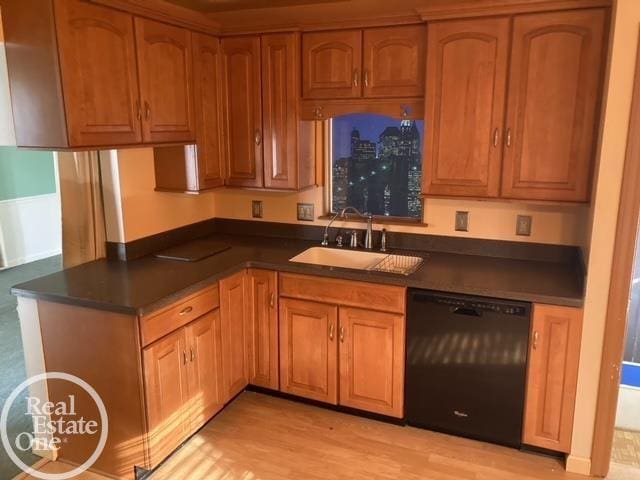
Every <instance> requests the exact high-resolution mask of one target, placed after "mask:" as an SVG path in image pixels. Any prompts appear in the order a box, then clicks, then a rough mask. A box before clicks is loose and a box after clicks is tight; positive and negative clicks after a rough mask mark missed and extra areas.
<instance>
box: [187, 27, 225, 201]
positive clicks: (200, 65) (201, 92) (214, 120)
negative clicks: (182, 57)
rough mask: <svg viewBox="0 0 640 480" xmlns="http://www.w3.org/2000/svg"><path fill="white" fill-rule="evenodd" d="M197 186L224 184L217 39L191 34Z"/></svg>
mask: <svg viewBox="0 0 640 480" xmlns="http://www.w3.org/2000/svg"><path fill="white" fill-rule="evenodd" d="M193 56H194V63H193V65H194V66H193V71H194V79H195V89H194V91H195V95H196V99H197V101H196V102H195V104H196V127H197V140H198V142H197V143H198V151H197V159H198V161H197V164H196V165H197V168H198V170H197V172H198V174H197V177H196V178H197V180H198V190H206V189H209V188H215V187H220V186H222V185H224V170H223V167H224V162H223V135H222V93H221V88H220V83H221V81H222V72H221V66H222V58H221V57H222V51H221V48H220V40H218V39H217V38H215V37H210V36H208V35H202V34H193Z"/></svg>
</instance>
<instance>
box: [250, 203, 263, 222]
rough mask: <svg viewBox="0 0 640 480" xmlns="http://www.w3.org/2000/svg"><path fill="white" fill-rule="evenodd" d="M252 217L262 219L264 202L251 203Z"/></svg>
mask: <svg viewBox="0 0 640 480" xmlns="http://www.w3.org/2000/svg"><path fill="white" fill-rule="evenodd" d="M251 216H252V217H253V218H262V200H252V201H251Z"/></svg>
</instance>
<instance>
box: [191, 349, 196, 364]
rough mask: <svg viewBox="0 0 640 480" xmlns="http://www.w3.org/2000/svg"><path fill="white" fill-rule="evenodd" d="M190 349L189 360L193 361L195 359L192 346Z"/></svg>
mask: <svg viewBox="0 0 640 480" xmlns="http://www.w3.org/2000/svg"><path fill="white" fill-rule="evenodd" d="M190 350H191V361H192V362H193V361H194V360H195V359H196V352H195V350H194V349H193V347H191V348H190Z"/></svg>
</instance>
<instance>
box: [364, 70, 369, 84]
mask: <svg viewBox="0 0 640 480" xmlns="http://www.w3.org/2000/svg"><path fill="white" fill-rule="evenodd" d="M363 82H364V86H365V87H368V86H369V70H365V71H364V79H363Z"/></svg>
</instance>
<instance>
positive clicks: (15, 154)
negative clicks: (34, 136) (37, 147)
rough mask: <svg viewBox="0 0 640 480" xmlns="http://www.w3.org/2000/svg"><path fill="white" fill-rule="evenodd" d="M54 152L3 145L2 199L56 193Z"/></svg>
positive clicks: (0, 152) (0, 161) (0, 159)
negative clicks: (19, 148)
mask: <svg viewBox="0 0 640 480" xmlns="http://www.w3.org/2000/svg"><path fill="white" fill-rule="evenodd" d="M55 191H56V179H55V171H54V167H53V154H52V153H51V152H39V151H30V150H18V149H17V148H15V147H0V201H2V200H13V199H15V198H22V197H31V196H33V195H44V194H47V193H55Z"/></svg>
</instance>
